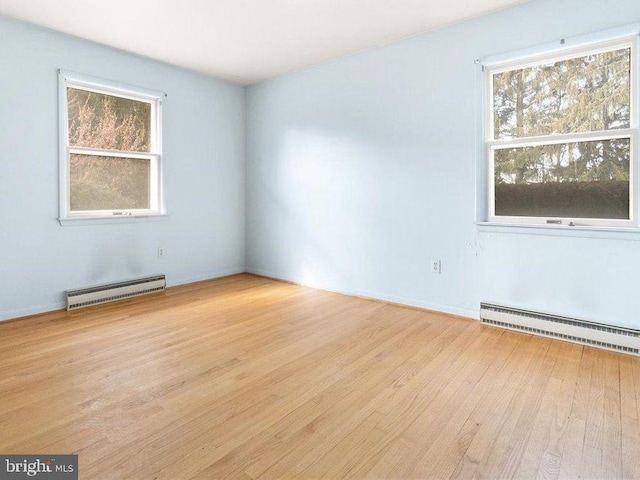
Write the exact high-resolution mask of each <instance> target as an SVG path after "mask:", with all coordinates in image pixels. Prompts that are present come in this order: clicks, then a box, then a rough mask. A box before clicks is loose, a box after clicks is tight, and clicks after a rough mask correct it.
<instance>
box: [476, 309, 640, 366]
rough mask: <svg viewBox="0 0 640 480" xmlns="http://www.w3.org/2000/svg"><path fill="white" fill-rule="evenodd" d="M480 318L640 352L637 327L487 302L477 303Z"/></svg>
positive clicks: (542, 332)
mask: <svg viewBox="0 0 640 480" xmlns="http://www.w3.org/2000/svg"><path fill="white" fill-rule="evenodd" d="M480 321H481V322H482V323H486V324H488V325H494V326H496V327H501V328H507V329H509V330H517V331H520V332H526V333H531V334H534V335H540V336H543V337H550V338H557V339H559V340H566V341H568V342H574V343H581V344H583V345H589V346H592V347H598V348H604V349H606V350H613V351H616V352H624V353H630V354H632V355H640V330H633V329H630V328H623V327H615V326H612V325H605V324H601V323H594V322H587V321H584V320H579V319H576V318H568V317H561V316H558V315H550V314H546V313H540V312H531V311H527V310H519V309H516V308H510V307H504V306H499V305H491V304H488V303H481V304H480Z"/></svg>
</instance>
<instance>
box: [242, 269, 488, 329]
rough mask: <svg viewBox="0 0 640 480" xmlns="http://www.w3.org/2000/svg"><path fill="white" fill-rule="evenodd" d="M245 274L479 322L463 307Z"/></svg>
mask: <svg viewBox="0 0 640 480" xmlns="http://www.w3.org/2000/svg"><path fill="white" fill-rule="evenodd" d="M246 272H247V273H253V274H254V275H261V276H263V277H269V278H273V279H275V280H284V281H286V282H292V283H296V284H298V285H302V286H305V287H310V288H316V289H318V290H325V291H327V292H333V293H340V294H343V295H351V296H355V297H363V298H370V299H372V300H382V301H384V302H390V303H396V304H399V305H405V306H407V307H416V308H421V309H424V310H430V311H433V312H440V313H446V314H449V315H456V316H458V317H465V318H471V319H474V320H480V310H471V309H468V308H463V307H456V306H453V305H443V304H440V303H432V302H425V301H422V300H417V299H414V298H407V297H401V296H397V295H386V294H382V293H378V292H369V291H366V290H336V289H334V288H331V287H327V286H325V285H320V284H318V285H316V284H311V283H308V282H303V281H301V280H300V279H296V278H292V277H290V276H287V275H282V274H278V273H275V272H269V271H266V270H260V269H256V268H247V270H246Z"/></svg>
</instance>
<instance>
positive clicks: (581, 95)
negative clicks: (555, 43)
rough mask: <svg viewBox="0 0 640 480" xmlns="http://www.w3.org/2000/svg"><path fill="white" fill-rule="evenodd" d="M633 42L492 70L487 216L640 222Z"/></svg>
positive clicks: (577, 222) (609, 223)
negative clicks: (639, 218)
mask: <svg viewBox="0 0 640 480" xmlns="http://www.w3.org/2000/svg"><path fill="white" fill-rule="evenodd" d="M635 42H636V39H635V38H627V39H623V40H619V41H616V42H609V43H600V44H595V45H591V46H589V47H584V48H580V49H573V50H564V51H562V52H558V53H556V54H552V55H546V56H538V57H533V58H528V59H525V60H522V61H517V62H511V63H508V64H499V65H493V66H490V67H486V68H485V76H486V77H485V85H486V88H487V99H488V101H487V106H488V108H487V110H488V111H487V121H486V125H487V129H486V150H487V157H488V200H489V201H488V217H489V221H490V222H497V223H520V224H522V223H533V224H562V225H570V226H573V225H604V226H635V225H636V224H637V223H636V221H637V220H636V197H637V195H636V190H637V185H636V169H637V162H638V160H637V144H636V137H637V130H636V129H637V97H636V92H635V90H636V82H637V79H636V78H635V77H636V57H635V55H636V53H635Z"/></svg>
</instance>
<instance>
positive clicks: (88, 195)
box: [69, 154, 151, 211]
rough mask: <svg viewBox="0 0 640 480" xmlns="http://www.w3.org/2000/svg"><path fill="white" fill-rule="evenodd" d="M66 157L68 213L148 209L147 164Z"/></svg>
mask: <svg viewBox="0 0 640 480" xmlns="http://www.w3.org/2000/svg"><path fill="white" fill-rule="evenodd" d="M70 157H71V158H70V165H69V167H70V184H71V211H79V210H133V209H148V208H151V201H150V193H149V191H150V184H151V181H150V179H151V160H148V159H141V160H140V159H131V158H118V157H99V156H95V155H76V154H71V155H70Z"/></svg>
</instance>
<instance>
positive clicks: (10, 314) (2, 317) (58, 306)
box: [0, 267, 246, 322]
mask: <svg viewBox="0 0 640 480" xmlns="http://www.w3.org/2000/svg"><path fill="white" fill-rule="evenodd" d="M245 272H246V269H245V268H244V267H243V268H232V269H228V270H219V271H216V272H209V273H205V274H202V275H197V276H195V277H185V278H179V279H178V280H175V279H171V281H169V277H167V286H168V287H177V286H179V285H187V284H189V283H195V282H202V281H204V280H214V279H216V278H220V277H227V276H229V275H235V274H238V273H245ZM66 307H67V305H66V304H65V302H64V301H60V302H56V303H49V304H45V305H39V306H37V307H29V308H21V309H18V310H7V311H0V322H6V321H7V320H15V319H17V318H21V317H28V316H31V315H38V314H41V313H48V312H53V311H55V310H64V309H65V308H66Z"/></svg>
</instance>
